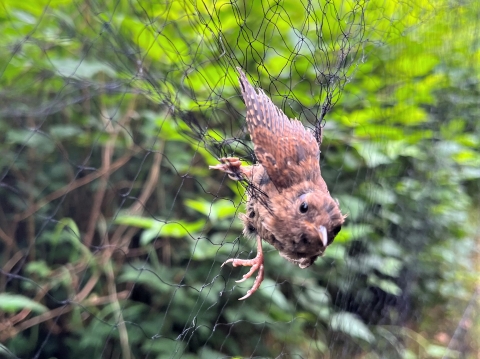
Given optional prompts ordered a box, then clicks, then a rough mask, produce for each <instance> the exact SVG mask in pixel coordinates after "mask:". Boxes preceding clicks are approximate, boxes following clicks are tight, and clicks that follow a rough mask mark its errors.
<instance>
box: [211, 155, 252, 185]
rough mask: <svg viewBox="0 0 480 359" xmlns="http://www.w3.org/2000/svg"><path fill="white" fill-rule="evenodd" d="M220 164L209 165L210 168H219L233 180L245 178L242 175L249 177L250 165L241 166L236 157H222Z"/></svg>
mask: <svg viewBox="0 0 480 359" xmlns="http://www.w3.org/2000/svg"><path fill="white" fill-rule="evenodd" d="M220 162H221V163H220V164H218V165H215V166H209V167H208V168H210V169H211V170H220V171H223V172H225V173H226V174H228V177H230V178H231V179H233V180H235V181H242V180H244V179H245V177H244V175H245V176H247V177H249V174H248V173H249V170H250V171H251V166H242V163H241V162H240V160H239V159H238V158H237V157H223V158H220Z"/></svg>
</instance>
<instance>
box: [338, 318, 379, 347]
mask: <svg viewBox="0 0 480 359" xmlns="http://www.w3.org/2000/svg"><path fill="white" fill-rule="evenodd" d="M330 326H331V328H332V329H333V330H336V331H340V332H343V333H345V334H348V335H350V336H352V337H355V338H359V339H363V340H365V341H366V342H368V343H372V342H373V341H374V339H375V337H374V336H373V334H372V332H371V331H370V329H368V327H367V326H366V325H365V323H363V322H362V321H361V320H360V319H359V318H358V317H356V316H354V315H353V314H351V313H347V312H341V313H335V314H333V315H332V317H331V319H330Z"/></svg>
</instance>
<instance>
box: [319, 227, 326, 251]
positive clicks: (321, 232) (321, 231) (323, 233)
mask: <svg viewBox="0 0 480 359" xmlns="http://www.w3.org/2000/svg"><path fill="white" fill-rule="evenodd" d="M318 234H319V235H320V240H321V241H322V244H323V247H327V244H328V235H327V229H326V228H325V227H324V226H320V227H319V228H318Z"/></svg>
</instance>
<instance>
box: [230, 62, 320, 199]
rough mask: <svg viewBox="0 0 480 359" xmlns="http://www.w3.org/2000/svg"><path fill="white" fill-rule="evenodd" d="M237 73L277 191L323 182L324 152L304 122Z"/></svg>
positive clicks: (260, 151) (249, 125)
mask: <svg viewBox="0 0 480 359" xmlns="http://www.w3.org/2000/svg"><path fill="white" fill-rule="evenodd" d="M237 69H238V71H239V73H240V78H239V80H240V87H241V91H242V96H243V100H244V101H245V105H246V106H247V118H246V120H247V128H248V132H250V136H251V137H252V141H253V144H254V150H255V155H256V156H257V159H258V161H259V162H260V163H261V164H262V166H263V167H265V169H266V171H267V173H268V176H269V177H270V179H271V180H272V182H273V183H274V184H275V186H276V187H277V189H279V190H280V191H281V190H282V189H284V188H288V187H290V186H292V185H293V184H295V183H299V182H302V181H305V180H308V181H312V182H316V183H318V182H319V181H322V182H323V180H322V179H321V176H320V164H319V157H320V150H319V147H318V143H317V141H316V140H315V137H314V136H313V134H312V133H311V132H310V131H308V130H307V129H306V128H305V127H304V126H303V125H302V123H301V122H300V121H298V120H296V119H295V120H290V119H288V118H287V116H286V115H285V114H284V113H283V112H282V110H280V109H279V108H277V107H276V106H275V105H274V104H273V102H272V101H271V100H270V98H269V97H268V96H267V95H265V93H264V92H263V91H262V90H261V89H259V90H258V93H257V91H255V89H254V88H253V86H252V85H251V84H250V83H249V82H248V80H247V78H246V76H245V74H244V73H243V72H242V70H241V69H240V68H237Z"/></svg>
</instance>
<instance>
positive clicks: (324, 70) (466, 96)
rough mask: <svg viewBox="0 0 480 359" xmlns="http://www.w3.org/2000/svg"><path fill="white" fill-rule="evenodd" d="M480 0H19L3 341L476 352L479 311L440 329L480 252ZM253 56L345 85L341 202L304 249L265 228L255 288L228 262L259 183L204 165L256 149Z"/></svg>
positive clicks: (310, 115)
mask: <svg viewBox="0 0 480 359" xmlns="http://www.w3.org/2000/svg"><path fill="white" fill-rule="evenodd" d="M259 14H261V15H259ZM479 14H480V8H479V6H478V5H476V4H475V3H473V2H472V3H471V4H468V5H460V4H458V5H457V4H454V3H450V2H449V3H447V2H437V3H435V2H434V3H433V5H432V3H430V2H426V1H420V2H417V3H415V4H413V3H405V2H393V1H390V2H384V1H376V0H372V1H367V2H358V1H340V0H338V1H337V0H335V1H329V2H326V3H325V2H323V3H322V2H313V3H308V5H305V4H303V5H299V3H298V2H294V1H284V2H276V3H269V4H268V6H267V2H266V1H254V2H239V3H237V2H233V3H232V2H228V1H203V2H187V3H185V2H175V1H174V2H161V1H160V2H152V3H145V2H133V3H132V2H127V1H119V2H115V6H114V5H113V3H112V4H110V3H109V2H103V3H102V2H80V3H68V2H57V1H51V2H42V1H37V2H23V3H22V2H18V1H17V2H13V1H5V2H4V4H3V7H2V8H1V9H0V30H1V32H2V39H1V40H0V41H1V43H2V45H3V46H2V48H3V49H4V51H2V53H1V54H0V58H1V61H0V63H1V64H3V65H1V67H0V68H1V70H0V88H1V90H0V100H1V102H2V109H1V110H0V148H1V153H2V156H0V173H1V177H0V183H1V186H0V228H1V231H0V240H1V241H0V268H2V270H1V272H0V342H1V343H4V344H2V345H0V353H2V354H3V353H5V354H4V355H9V356H11V357H15V356H17V357H34V356H35V354H37V353H41V355H40V356H41V357H61V356H62V353H64V350H66V348H68V353H69V354H68V356H69V357H70V358H84V357H89V356H91V357H112V358H117V357H125V358H128V357H138V358H140V357H157V358H166V357H168V358H215V357H232V358H240V357H278V356H288V357H290V356H292V357H294V356H298V357H304V358H318V357H325V358H329V357H335V358H360V357H372V358H374V357H375V358H437V357H443V356H445V355H449V356H451V357H455V356H457V357H464V358H473V357H474V355H475V353H476V352H477V351H478V350H479V348H478V344H475V343H471V342H468V338H470V340H471V341H472V342H473V339H474V338H475V334H479V333H480V332H479V329H472V331H471V334H468V333H467V334H465V335H464V336H463V337H462V338H460V339H461V340H457V341H456V342H455V343H457V344H458V346H457V347H451V346H450V347H448V346H449V345H451V343H452V342H454V341H453V340H452V335H453V333H454V332H455V330H456V329H457V327H460V324H459V323H462V325H464V324H465V322H464V321H462V322H460V320H461V317H462V315H464V311H465V308H470V307H471V306H473V305H474V304H468V303H469V301H471V298H472V293H474V291H475V286H476V285H478V276H479V274H480V267H479V265H478V263H479V262H478V245H479V244H478V238H477V237H476V236H475V233H478V223H477V222H478V213H479V208H478V203H479V202H478V200H479V196H478V182H479V178H480V169H479V168H480V154H479V145H480V135H479V134H480V121H479V120H478V119H479V116H480V110H479V109H480V106H479V105H480V103H479V98H480V86H479V84H480V68H479V66H480V65H479V64H480V61H479V60H480V59H479V55H480V52H479V50H478V43H477V42H478V41H477V39H476V38H475V37H474V35H472V34H475V33H476V32H478V31H477V30H476V26H478V24H477V23H478V15H479ZM287 15H288V16H287ZM347 50H348V51H347ZM239 64H241V66H242V67H243V68H244V69H245V71H246V72H247V73H248V74H249V76H251V78H252V80H254V81H255V82H256V83H257V84H258V85H261V87H262V88H263V89H264V90H265V92H267V93H268V94H270V95H271V97H272V99H273V101H274V102H275V103H276V104H278V105H279V107H282V109H284V111H285V112H286V114H287V115H288V116H290V117H297V118H299V119H301V120H302V121H304V122H305V123H306V124H307V123H309V122H310V123H311V124H313V123H314V122H315V121H316V120H318V118H319V116H320V114H321V112H322V108H323V107H325V106H327V105H328V106H330V105H333V104H335V106H334V107H333V108H332V110H331V111H330V112H329V113H328V114H327V116H326V117H325V121H326V124H325V127H324V138H323V145H322V158H321V164H322V175H323V177H324V178H325V180H326V182H327V184H328V185H329V189H330V191H331V193H332V194H333V196H334V197H336V198H338V200H339V202H340V205H341V207H342V210H343V212H345V213H347V214H348V218H347V221H346V224H345V225H344V227H343V228H342V231H341V232H340V233H339V235H338V237H337V238H336V240H335V242H334V243H333V244H332V245H331V246H330V247H329V249H328V250H327V251H326V253H325V256H324V257H323V258H321V259H320V260H318V261H317V262H316V263H315V265H314V266H312V267H310V268H309V269H306V270H302V269H300V268H297V267H295V266H294V265H293V264H290V263H288V262H286V261H285V260H284V259H283V258H281V257H280V256H279V255H278V253H277V252H276V251H275V250H274V249H273V247H271V246H269V245H268V244H266V243H264V251H265V271H266V278H265V280H264V282H263V284H262V286H261V288H260V290H259V291H258V292H257V293H255V294H254V295H253V296H252V297H250V298H248V300H246V301H242V302H238V301H237V299H238V298H239V297H240V295H241V293H245V291H246V290H247V289H248V288H250V286H251V280H248V281H247V282H246V283H239V284H236V283H235V282H234V280H236V279H240V278H241V276H242V274H244V273H245V268H233V267H231V266H229V265H226V266H224V267H223V268H222V267H221V263H223V262H224V261H225V260H226V259H227V258H231V257H241V258H247V257H252V254H253V252H252V251H254V250H255V245H254V243H253V241H249V240H247V239H246V238H244V237H243V235H242V234H241V231H242V224H241V222H240V221H239V220H238V218H237V216H238V214H239V213H242V212H243V211H244V206H243V200H244V195H245V188H244V187H243V186H242V185H241V184H239V183H236V182H233V181H231V180H229V179H228V178H226V177H225V176H223V175H222V174H219V173H217V172H213V171H209V170H208V165H213V164H216V163H217V157H220V156H225V155H239V156H242V160H245V161H246V162H248V160H250V158H249V150H248V146H250V147H251V143H250V142H249V141H248V136H245V135H244V133H243V132H242V129H243V128H244V123H243V119H242V118H243V117H242V116H241V115H240V114H241V113H243V111H244V106H243V104H242V102H241V100H240V97H239V96H238V85H237V81H236V76H237V75H236V72H235V70H234V66H237V65H239ZM328 106H327V107H328ZM238 140H240V141H238ZM476 231H477V232H476ZM477 236H478V235H477ZM470 303H471V302H470ZM478 324H479V323H478V320H477V321H476V322H474V323H473V324H472V326H475V325H476V326H478ZM462 328H463V327H462ZM469 335H470V336H469ZM445 338H446V339H445ZM457 339H458V338H457ZM12 353H13V354H12ZM63 355H64V354H63Z"/></svg>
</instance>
